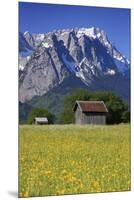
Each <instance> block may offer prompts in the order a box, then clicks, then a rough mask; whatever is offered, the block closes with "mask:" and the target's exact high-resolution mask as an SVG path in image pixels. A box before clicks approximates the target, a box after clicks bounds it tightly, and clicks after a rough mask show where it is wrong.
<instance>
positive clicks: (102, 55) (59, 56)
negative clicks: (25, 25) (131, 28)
mask: <svg viewBox="0 0 134 200" xmlns="http://www.w3.org/2000/svg"><path fill="white" fill-rule="evenodd" d="M129 72H130V63H129V61H128V60H127V59H126V58H125V57H124V56H123V55H122V54H121V53H120V52H119V51H118V50H117V49H116V48H115V47H114V46H113V45H112V43H111V42H110V41H109V39H108V37H107V35H106V33H105V32H104V31H103V30H101V29H99V28H94V27H92V28H80V29H78V28H74V29H67V30H59V31H55V32H50V33H47V34H30V33H29V32H25V33H20V37H19V73H20V77H19V79H20V80H19V81H20V82H19V100H20V101H21V102H26V101H28V100H31V99H32V98H33V97H34V96H42V95H44V94H46V93H47V92H48V91H50V90H51V89H53V88H55V87H58V86H59V85H60V84H62V83H63V82H64V80H65V79H66V80H67V78H69V77H70V76H71V77H72V76H74V77H75V79H78V80H79V81H81V82H82V84H84V85H85V87H86V88H87V87H88V88H89V89H90V86H91V85H92V87H93V85H94V88H96V87H100V89H102V90H110V89H111V90H114V88H113V80H116V81H117V82H118V83H120V80H121V84H122V83H123V87H124V88H123V89H121V91H124V93H127V94H128V95H129ZM105 80H108V81H107V82H106V81H105ZM107 83H108V84H107ZM104 84H106V85H104ZM98 85H99V86H98ZM72 87H73V85H72ZM116 87H117V88H118V85H116ZM120 87H121V86H120V85H119V89H117V88H116V90H118V93H119V95H122V93H121V94H120ZM126 98H127V97H126Z"/></svg>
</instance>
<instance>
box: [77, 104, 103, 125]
mask: <svg viewBox="0 0 134 200" xmlns="http://www.w3.org/2000/svg"><path fill="white" fill-rule="evenodd" d="M75 123H76V124H106V115H105V113H84V112H82V111H81V110H80V109H79V107H77V109H76V111H75Z"/></svg>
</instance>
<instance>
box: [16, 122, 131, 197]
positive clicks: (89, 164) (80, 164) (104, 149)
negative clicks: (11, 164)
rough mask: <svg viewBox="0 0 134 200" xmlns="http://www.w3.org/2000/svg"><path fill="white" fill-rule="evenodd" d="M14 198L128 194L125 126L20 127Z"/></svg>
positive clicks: (127, 148)
mask: <svg viewBox="0 0 134 200" xmlns="http://www.w3.org/2000/svg"><path fill="white" fill-rule="evenodd" d="M19 145H20V147H19V196H20V197H28V196H45V195H46V196H47V195H62V194H76V193H93V192H111V191H127V190H130V125H128V124H127V125H123V124H122V125H113V126H91V125H85V126H76V125H46V126H39V125H37V126H36V125H22V126H20V131H19Z"/></svg>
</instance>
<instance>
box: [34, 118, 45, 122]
mask: <svg viewBox="0 0 134 200" xmlns="http://www.w3.org/2000/svg"><path fill="white" fill-rule="evenodd" d="M34 119H35V121H36V122H48V119H47V117H35V118H34Z"/></svg>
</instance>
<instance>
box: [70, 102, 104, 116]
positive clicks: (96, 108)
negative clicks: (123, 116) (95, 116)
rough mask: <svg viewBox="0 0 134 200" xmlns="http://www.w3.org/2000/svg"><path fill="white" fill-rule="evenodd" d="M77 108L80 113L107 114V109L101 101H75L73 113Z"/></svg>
mask: <svg viewBox="0 0 134 200" xmlns="http://www.w3.org/2000/svg"><path fill="white" fill-rule="evenodd" d="M77 106H78V107H79V108H80V110H81V111H82V112H101V113H102V112H103V113H106V112H108V110H107V107H106V105H105V104H104V102H103V101H76V102H75V105H74V107H73V111H75V110H76V108H77Z"/></svg>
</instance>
